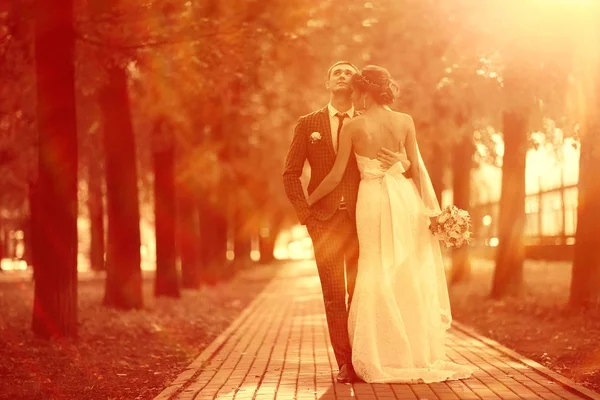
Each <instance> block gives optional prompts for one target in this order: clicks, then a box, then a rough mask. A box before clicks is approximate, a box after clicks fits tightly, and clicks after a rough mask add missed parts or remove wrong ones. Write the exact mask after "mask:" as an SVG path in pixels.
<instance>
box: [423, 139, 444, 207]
mask: <svg viewBox="0 0 600 400" xmlns="http://www.w3.org/2000/svg"><path fill="white" fill-rule="evenodd" d="M432 153H433V154H432V158H431V160H429V162H428V163H427V169H428V172H429V177H430V178H431V184H432V185H433V190H434V191H435V196H436V197H437V200H438V202H439V203H440V204H442V192H443V190H444V152H443V150H442V148H441V147H440V146H439V145H434V148H433V152H432Z"/></svg>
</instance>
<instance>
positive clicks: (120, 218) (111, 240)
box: [99, 67, 143, 309]
mask: <svg viewBox="0 0 600 400" xmlns="http://www.w3.org/2000/svg"><path fill="white" fill-rule="evenodd" d="M108 79H109V80H108V83H107V85H106V86H105V87H103V88H102V89H101V90H100V93H99V100H100V107H101V110H102V117H103V123H102V126H103V127H104V149H105V153H106V163H105V165H106V198H107V214H108V240H107V242H108V243H107V256H106V290H105V295H104V304H105V305H107V306H111V307H116V308H122V309H132V308H141V307H142V306H143V297H142V270H141V256H140V245H141V239H140V210H139V202H138V189H137V183H138V179H137V170H136V153H135V140H134V134H133V127H132V125H131V112H130V108H129V94H128V91H127V74H126V72H125V70H124V69H122V68H119V67H111V68H110V70H109V71H108Z"/></svg>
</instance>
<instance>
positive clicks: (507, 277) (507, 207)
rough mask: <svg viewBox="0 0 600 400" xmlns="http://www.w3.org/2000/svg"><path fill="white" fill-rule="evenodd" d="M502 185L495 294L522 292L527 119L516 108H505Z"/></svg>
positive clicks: (496, 296)
mask: <svg viewBox="0 0 600 400" xmlns="http://www.w3.org/2000/svg"><path fill="white" fill-rule="evenodd" d="M502 118H503V127H504V157H503V160H502V189H501V193H500V213H499V218H498V240H499V244H498V249H497V253H496V267H495V270H494V281H493V286H492V293H491V295H492V297H495V298H500V297H504V296H510V295H516V294H519V293H520V291H521V289H522V285H523V262H524V260H525V243H524V240H523V235H524V230H525V159H526V153H527V133H528V132H527V129H528V124H527V122H528V119H527V118H526V116H525V115H522V114H519V113H517V112H514V111H505V112H504V114H503V116H502Z"/></svg>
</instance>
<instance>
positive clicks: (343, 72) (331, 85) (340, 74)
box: [325, 64, 357, 93]
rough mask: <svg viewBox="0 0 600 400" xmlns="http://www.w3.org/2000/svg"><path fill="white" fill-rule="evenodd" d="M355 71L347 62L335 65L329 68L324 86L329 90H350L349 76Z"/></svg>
mask: <svg viewBox="0 0 600 400" xmlns="http://www.w3.org/2000/svg"><path fill="white" fill-rule="evenodd" d="M356 72H357V71H356V70H355V69H354V67H352V65H348V64H340V65H336V66H335V67H333V68H332V69H331V72H330V73H329V78H328V79H327V82H326V84H325V86H326V87H327V89H329V91H330V92H334V93H335V92H348V93H350V92H351V90H352V89H351V88H350V78H352V75H354V74H355V73H356Z"/></svg>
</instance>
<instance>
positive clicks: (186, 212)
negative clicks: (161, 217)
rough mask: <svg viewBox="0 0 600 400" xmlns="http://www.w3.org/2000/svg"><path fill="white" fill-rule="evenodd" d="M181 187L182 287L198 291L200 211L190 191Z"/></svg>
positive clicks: (179, 232) (179, 204)
mask: <svg viewBox="0 0 600 400" xmlns="http://www.w3.org/2000/svg"><path fill="white" fill-rule="evenodd" d="M179 186H180V187H179V190H178V191H177V197H178V199H179V201H178V210H177V211H178V213H177V214H178V228H177V229H178V235H177V236H178V243H179V248H180V256H181V257H180V259H181V285H182V287H184V288H187V289H198V288H199V287H200V260H199V257H198V255H199V254H198V253H199V249H198V247H199V246H200V235H199V232H198V228H199V226H200V222H199V221H198V209H197V208H196V204H195V202H194V199H193V198H192V196H191V194H190V193H189V191H188V190H187V189H186V188H185V187H184V185H179Z"/></svg>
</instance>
